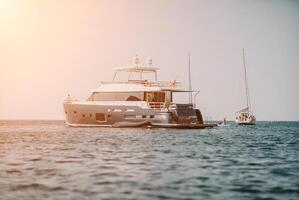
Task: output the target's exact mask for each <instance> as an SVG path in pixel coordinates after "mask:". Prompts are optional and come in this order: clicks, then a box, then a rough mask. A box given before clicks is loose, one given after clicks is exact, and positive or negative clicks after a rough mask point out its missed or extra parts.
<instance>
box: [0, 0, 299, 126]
mask: <svg viewBox="0 0 299 200" xmlns="http://www.w3.org/2000/svg"><path fill="white" fill-rule="evenodd" d="M243 47H244V48H245V54H246V62H247V70H248V79H249V88H250V94H251V101H252V107H253V111H254V112H255V114H256V117H257V120H299V106H298V102H299V89H298V87H299V79H298V76H299V56H298V55H299V54H298V52H299V1H295V0H293V1H288V0H277V1H274V0H273V1H270V0H257V1H254V0H250V1H249V0H248V1H240V0H235V1H225V0H222V1H221V0H217V1H211V0H106V1H104V0H0V119H64V116H63V109H62V103H63V100H64V99H65V98H66V96H67V94H68V93H70V94H71V95H72V96H75V97H76V98H77V99H79V100H85V99H86V98H87V97H88V94H89V91H90V90H91V89H93V88H96V87H97V86H98V85H99V82H100V81H110V80H111V79H112V76H113V71H112V68H113V67H118V66H123V65H128V64H131V59H132V57H133V56H134V55H136V54H138V55H139V57H140V59H141V61H144V60H145V59H146V58H147V57H151V58H152V59H153V64H154V65H156V66H158V67H160V72H159V79H160V80H169V81H170V80H173V79H177V80H178V81H181V82H182V83H183V84H184V85H185V86H186V87H188V85H187V83H188V79H187V77H188V76H187V53H188V51H190V52H191V67H192V83H193V88H194V89H200V91H201V92H200V94H199V95H198V101H197V105H198V106H199V107H200V109H201V111H202V113H203V115H204V118H207V117H211V118H212V119H222V118H223V117H227V118H228V119H234V113H235V111H237V110H238V109H240V108H242V107H243V106H245V105H246V103H245V91H244V78H243V75H244V74H243V73H244V72H243V65H242V52H241V50H242V48H243Z"/></svg>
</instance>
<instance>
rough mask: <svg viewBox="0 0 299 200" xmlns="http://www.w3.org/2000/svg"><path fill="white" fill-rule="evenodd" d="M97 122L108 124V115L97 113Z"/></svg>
mask: <svg viewBox="0 0 299 200" xmlns="http://www.w3.org/2000/svg"><path fill="white" fill-rule="evenodd" d="M96 120H97V121H98V122H106V121H107V120H106V115H105V114H104V113H96Z"/></svg>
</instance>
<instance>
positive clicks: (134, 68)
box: [113, 66, 159, 73]
mask: <svg viewBox="0 0 299 200" xmlns="http://www.w3.org/2000/svg"><path fill="white" fill-rule="evenodd" d="M113 70H114V71H118V72H120V71H124V72H137V73H138V72H142V73H146V72H156V71H157V70H159V68H157V67H152V66H124V67H115V68H114V69H113Z"/></svg>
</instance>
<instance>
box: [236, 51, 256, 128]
mask: <svg viewBox="0 0 299 200" xmlns="http://www.w3.org/2000/svg"><path fill="white" fill-rule="evenodd" d="M242 50H243V51H242V52H243V64H244V74H245V91H246V102H247V104H246V105H247V106H246V107H245V108H243V109H241V110H239V111H237V112H236V115H237V116H236V123H237V124H239V125H254V124H255V121H256V118H255V116H254V114H253V112H252V110H251V103H250V96H249V88H248V81H247V71H246V64H245V53H244V48H243V49H242Z"/></svg>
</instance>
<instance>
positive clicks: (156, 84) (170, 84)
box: [101, 80, 181, 87]
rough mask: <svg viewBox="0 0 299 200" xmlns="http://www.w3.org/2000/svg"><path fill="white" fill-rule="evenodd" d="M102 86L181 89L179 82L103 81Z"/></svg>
mask: <svg viewBox="0 0 299 200" xmlns="http://www.w3.org/2000/svg"><path fill="white" fill-rule="evenodd" d="M101 84H142V85H145V86H152V87H180V86H181V82H177V81H147V80H128V81H112V82H111V81H102V82H101Z"/></svg>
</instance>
